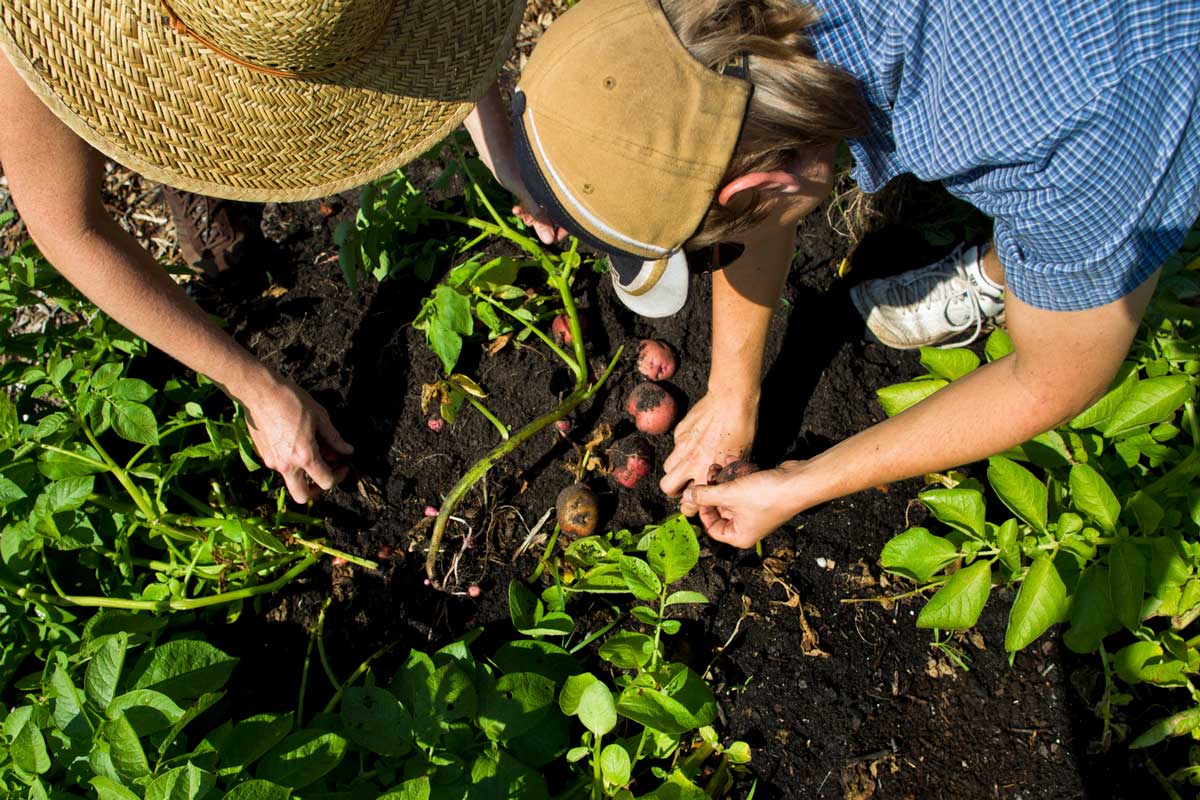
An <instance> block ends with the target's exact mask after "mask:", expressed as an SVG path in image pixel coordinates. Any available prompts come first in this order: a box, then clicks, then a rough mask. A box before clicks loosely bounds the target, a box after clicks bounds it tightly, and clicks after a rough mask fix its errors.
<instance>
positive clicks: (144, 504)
mask: <svg viewBox="0 0 1200 800" xmlns="http://www.w3.org/2000/svg"><path fill="white" fill-rule="evenodd" d="M79 426H80V428H81V429H82V430H83V435H84V436H86V437H87V440H88V441H89V442H90V443H91V445H92V447H93V448H95V450H96V452H97V453H98V454H99V456H100V458H101V459H102V460H103V461H104V465H105V466H106V467H108V470H109V472H111V473H112V474H113V477H114V478H116V479H117V483H119V484H121V487H122V488H123V489H124V490H125V492H126V493H127V494H128V495H129V498H130V499H131V500H133V504H134V505H135V506H137V507H138V511H141V512H142V515H143V516H144V517H145V518H146V519H148V520H154V519H155V518H156V517H157V516H158V515H157V514H155V512H154V509H153V508H151V507H150V499H149V498H148V497H146V494H145V492H143V491H142V489H141V487H139V486H138V485H136V484H135V483H134V482H133V481H131V480H130V479H129V475H128V473H126V472H125V470H123V469H121V468H120V467H119V466H117V462H116V461H114V460H113V458H112V456H110V455H109V454H108V451H106V450H105V449H104V448H103V447H101V446H100V442H98V441H96V437H95V436H94V435H93V434H92V432H91V430H89V429H88V426H87V423H86V422H84V420H83V419H80V420H79Z"/></svg>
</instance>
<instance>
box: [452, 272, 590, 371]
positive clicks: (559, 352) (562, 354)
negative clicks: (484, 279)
mask: <svg viewBox="0 0 1200 800" xmlns="http://www.w3.org/2000/svg"><path fill="white" fill-rule="evenodd" d="M475 296H476V297H479V298H480V299H483V300H486V301H487V302H489V303H491V304H492V305H494V306H495V307H496V308H498V309H500V310H501V311H503V312H504V313H505V314H508V315H509V316H510V317H512V318H513V319H515V320H516V321H517V322H519V323H521V324H522V325H524V326H525V327H526V328H527V329H529V331H531V332H532V333H533V335H534V336H536V337H538V338H539V339H541V340H542V342H543V343H544V344H545V345H546V346H547V347H549V348H550V349H551V350H552V351H553V352H554V355H556V356H558V357H559V358H561V359H562V360H563V363H564V364H566V365H567V366H568V367H570V369H571V371H572V372H573V373H575V375H576V377H578V376H579V372H580V369H579V364H578V363H577V362H576V361H575V359H573V358H571V357H570V356H569V355H567V351H566V350H563V349H562V348H561V347H559V346H558V345H557V344H555V342H554V340H553V339H551V338H550V337H549V336H547V335H546V333H545V332H544V331H543V330H542V329H541V328H539V327H537V326H536V325H530V324H529V322H528V321H527V320H524V319H521V318H520V317H519V316H517V314H516V312H515V311H513V310H512V309H511V308H509V307H508V306H506V305H504V304H503V303H501V302H499V301H498V300H495V299H493V298H491V297H489V296H488V295H487V294H485V293H483V292H481V291H479V290H478V289H476V290H475ZM576 341H578V339H576Z"/></svg>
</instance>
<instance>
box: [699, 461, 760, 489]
mask: <svg viewBox="0 0 1200 800" xmlns="http://www.w3.org/2000/svg"><path fill="white" fill-rule="evenodd" d="M754 472H758V467H756V466H754V465H753V464H751V463H750V462H749V461H744V460H742V459H740V458H739V459H738V460H737V461H730V462H729V463H728V464H726V465H725V466H723V467H722V466H721V465H720V464H713V465H712V466H711V467H709V468H708V482H709V483H710V484H714V485H715V484H720V483H729V482H730V481H732V480H737V479H738V478H741V477H744V476H746V475H749V474H751V473H754Z"/></svg>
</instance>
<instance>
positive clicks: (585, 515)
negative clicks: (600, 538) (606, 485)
mask: <svg viewBox="0 0 1200 800" xmlns="http://www.w3.org/2000/svg"><path fill="white" fill-rule="evenodd" d="M555 507H556V508H557V509H558V524H559V527H561V528H562V530H563V533H565V534H567V535H568V536H575V537H579V536H591V535H592V534H593V533H595V532H596V522H597V521H598V520H599V518H600V511H599V502H598V501H597V500H596V495H595V493H594V492H593V491H592V490H591V489H589V488H588V487H586V486H584V485H583V484H582V483H573V484H571V485H570V486H568V487H567V488H565V489H563V490H562V491H561V492H559V493H558V501H557V502H556V503H555Z"/></svg>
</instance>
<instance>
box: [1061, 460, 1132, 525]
mask: <svg viewBox="0 0 1200 800" xmlns="http://www.w3.org/2000/svg"><path fill="white" fill-rule="evenodd" d="M1070 486H1071V504H1072V505H1073V506H1074V507H1075V508H1076V509H1077V510H1078V511H1081V512H1083V513H1084V514H1085V515H1087V516H1088V517H1090V518H1091V519H1092V520H1093V521H1094V522H1095V523H1096V524H1097V525H1099V526H1100V527H1101V528H1102V529H1103V530H1105V531H1106V532H1108V533H1112V532H1113V531H1115V530H1116V529H1117V518H1118V517H1119V516H1120V514H1121V503H1120V501H1119V500H1117V496H1116V495H1115V494H1114V493H1113V490H1112V489H1111V488H1109V485H1108V483H1107V482H1106V481H1105V480H1104V476H1103V475H1101V474H1100V473H1099V472H1097V471H1096V470H1095V468H1093V467H1091V466H1089V465H1087V464H1076V465H1075V466H1073V467H1071V478H1070Z"/></svg>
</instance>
